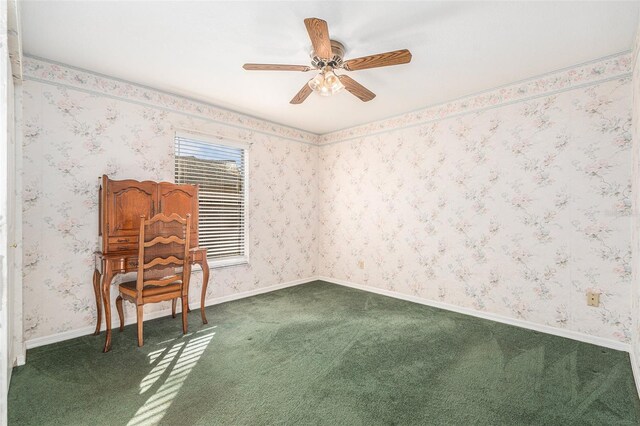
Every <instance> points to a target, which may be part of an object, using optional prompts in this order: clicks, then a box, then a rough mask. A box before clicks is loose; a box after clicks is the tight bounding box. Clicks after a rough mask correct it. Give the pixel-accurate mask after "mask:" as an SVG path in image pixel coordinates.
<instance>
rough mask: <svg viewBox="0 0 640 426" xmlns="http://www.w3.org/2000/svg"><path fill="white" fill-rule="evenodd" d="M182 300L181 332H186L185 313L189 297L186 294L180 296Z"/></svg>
mask: <svg viewBox="0 0 640 426" xmlns="http://www.w3.org/2000/svg"><path fill="white" fill-rule="evenodd" d="M180 299H181V300H182V334H187V326H188V324H187V314H188V312H187V311H188V309H189V299H188V298H187V297H186V296H182V297H181V298H180Z"/></svg>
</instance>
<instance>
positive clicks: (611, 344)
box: [18, 276, 640, 390]
mask: <svg viewBox="0 0 640 426" xmlns="http://www.w3.org/2000/svg"><path fill="white" fill-rule="evenodd" d="M316 280H322V281H326V282H329V283H333V284H338V285H342V286H345V287H351V288H355V289H358V290H363V291H367V292H370V293H376V294H381V295H383V296H388V297H393V298H395V299H401V300H406V301H409V302H414V303H419V304H421V305H427V306H432V307H435V308H439V309H444V310H447V311H452V312H458V313H461V314H465V315H470V316H473V317H477V318H483V319H488V320H491V321H496V322H500V323H503V324H509V325H513V326H516V327H521V328H526V329H529V330H535V331H539V332H541V333H547V334H552V335H555V336H560V337H565V338H568V339H573V340H577V341H580V342H585V343H591V344H594V345H598V346H603V347H605V348H610V349H616V350H619V351H625V352H630V350H631V345H629V344H628V343H623V342H618V341H616V340H611V339H606V338H603V337H598V336H591V335H588V334H584V333H580V332H577V331H572V330H565V329H561V328H557V327H551V326H548V325H543V324H537V323H533V322H529V321H524V320H519V319H516V318H510V317H506V316H502V315H498V314H493V313H489V312H482V311H477V310H475V309H470V308H464V307H461V306H456V305H451V304H448V303H443V302H438V301H435V300H430V299H424V298H421V297H418V296H413V295H409V294H404V293H399V292H395V291H390V290H385V289H381V288H376V287H369V286H364V285H360V284H355V283H352V282H349V281H345V280H339V279H335V278H329V277H323V276H319V277H309V278H304V279H300V280H294V281H289V282H286V283H282V284H276V285H273V286H269V287H262V288H257V289H254V290H250V291H245V292H241V293H235V294H230V295H227V296H222V297H214V298H211V299H207V300H206V301H205V306H212V305H217V304H220V303H225V302H230V301H232V300H238V299H244V298H246V297H251V296H256V295H258V294H263V293H269V292H272V291H276V290H280V289H283V288H287V287H293V286H296V285H300V284H306V283H308V282H312V281H316ZM189 306H190V308H191V309H198V308H200V303H197V302H196V303H191V304H190V305H189ZM168 315H171V309H164V310H162V311H157V312H152V313H150V314H148V315H146V318H145V320H151V319H155V318H160V317H164V316H168ZM125 323H126V324H127V325H129V324H133V323H135V318H129V319H128V320H127V321H125ZM111 327H112V328H113V329H115V328H117V327H118V316H117V315H113V316H112V325H111ZM94 330H95V328H94V327H93V326H89V327H82V328H79V329H76V330H70V331H65V332H62V333H57V334H52V335H49V336H44V337H38V338H35V339H30V340H27V341H26V347H27V349H32V348H36V347H38V346H43V345H48V344H51V343H56V342H61V341H63V340H68V339H73V338H75V337H80V336H86V335H88V334H92V333H93V332H94ZM21 361H22V363H20V361H18V363H19V365H22V364H24V359H23V360H21ZM631 365H632V366H633V368H634V375H635V377H636V383H640V372H638V371H637V369H638V366H636V365H635V363H633V362H632V363H631ZM639 390H640V387H639Z"/></svg>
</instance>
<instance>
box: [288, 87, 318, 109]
mask: <svg viewBox="0 0 640 426" xmlns="http://www.w3.org/2000/svg"><path fill="white" fill-rule="evenodd" d="M311 92H313V90H311V87H309V84H308V83H305V84H304V86H302V89H300V91H299V92H298V93H296V95H295V96H294V97H293V99H291V100H290V101H289V103H290V104H294V105H297V104H301V103H303V102H304V100H305V99H307V98H308V97H309V95H310V94H311Z"/></svg>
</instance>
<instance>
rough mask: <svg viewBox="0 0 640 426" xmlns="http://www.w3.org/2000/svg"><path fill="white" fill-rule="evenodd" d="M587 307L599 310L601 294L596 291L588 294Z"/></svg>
mask: <svg viewBox="0 0 640 426" xmlns="http://www.w3.org/2000/svg"><path fill="white" fill-rule="evenodd" d="M587 305H589V306H593V307H595V308H597V307H598V306H600V293H596V292H594V291H588V292H587Z"/></svg>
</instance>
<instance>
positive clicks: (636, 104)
mask: <svg viewBox="0 0 640 426" xmlns="http://www.w3.org/2000/svg"><path fill="white" fill-rule="evenodd" d="M639 55H640V25H639V27H638V31H637V33H636V42H635V48H634V52H633V59H634V60H633V80H632V84H633V108H632V111H633V147H632V150H633V154H632V159H633V218H634V220H633V250H632V251H633V266H632V271H633V284H632V286H633V288H632V297H631V312H632V321H633V324H632V351H631V362H632V363H633V364H634V368H635V374H636V386H637V388H638V392H639V393H640V376H638V373H640V221H639V220H638V219H639V218H640V56H639Z"/></svg>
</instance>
